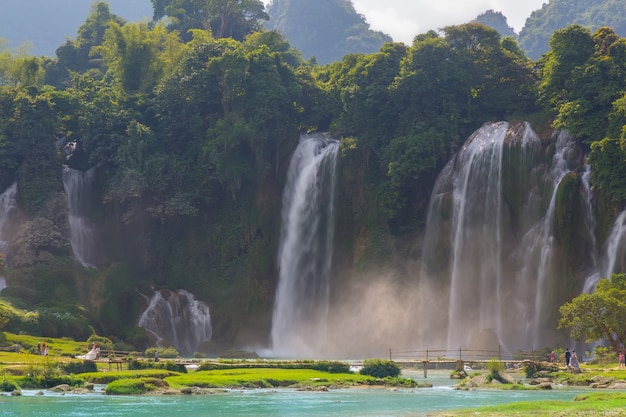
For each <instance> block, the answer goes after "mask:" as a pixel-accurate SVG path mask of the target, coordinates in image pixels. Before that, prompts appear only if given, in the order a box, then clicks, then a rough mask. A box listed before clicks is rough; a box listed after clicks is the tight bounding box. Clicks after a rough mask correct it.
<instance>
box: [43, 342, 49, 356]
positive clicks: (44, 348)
mask: <svg viewBox="0 0 626 417" xmlns="http://www.w3.org/2000/svg"><path fill="white" fill-rule="evenodd" d="M41 354H42V355H43V356H48V345H46V342H43V343H42V344H41Z"/></svg>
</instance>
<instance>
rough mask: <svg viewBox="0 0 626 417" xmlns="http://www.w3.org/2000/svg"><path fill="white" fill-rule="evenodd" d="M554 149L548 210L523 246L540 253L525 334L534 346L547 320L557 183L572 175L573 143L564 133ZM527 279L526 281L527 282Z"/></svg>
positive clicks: (530, 251)
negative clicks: (534, 289)
mask: <svg viewBox="0 0 626 417" xmlns="http://www.w3.org/2000/svg"><path fill="white" fill-rule="evenodd" d="M555 147H556V149H555V154H554V157H553V158H552V167H551V169H550V173H549V179H550V180H551V190H550V202H549V204H548V209H547V210H546V213H545V215H544V217H543V220H542V221H540V222H539V223H538V224H537V227H536V228H533V229H531V230H530V232H529V234H528V237H530V239H525V242H533V241H534V242H535V244H530V245H527V246H526V248H528V252H527V253H533V252H534V251H535V250H536V249H538V250H539V251H540V256H539V269H538V271H537V273H536V274H537V288H536V291H535V308H534V310H533V312H532V314H533V315H534V320H533V321H532V322H531V323H532V328H530V329H529V330H528V333H530V334H531V335H532V339H531V340H532V343H533V346H538V344H539V343H540V340H539V338H540V329H542V328H543V324H542V319H543V318H544V317H545V316H546V311H545V309H546V300H544V294H545V293H549V291H547V288H546V286H547V281H548V279H549V278H550V276H551V274H552V273H553V269H552V267H553V265H552V262H553V256H554V244H553V240H554V227H553V226H554V214H555V209H556V195H557V191H558V188H559V184H560V182H561V181H562V180H563V178H564V177H565V175H566V174H567V173H569V172H570V171H571V167H570V158H569V156H570V155H569V154H570V152H573V151H574V149H575V147H576V143H575V142H574V140H573V139H572V138H571V137H570V136H569V135H568V134H567V133H566V132H561V133H559V135H558V137H557V141H556V146H555ZM529 278H530V277H527V279H529Z"/></svg>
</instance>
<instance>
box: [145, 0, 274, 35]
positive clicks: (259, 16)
mask: <svg viewBox="0 0 626 417" xmlns="http://www.w3.org/2000/svg"><path fill="white" fill-rule="evenodd" d="M151 1H152V5H153V7H154V15H153V18H154V20H155V21H157V20H160V19H162V18H163V17H165V16H167V17H169V18H170V19H171V22H170V25H169V28H170V29H173V30H178V31H179V32H180V33H181V36H182V38H183V39H184V40H186V41H188V40H190V39H191V35H190V34H189V33H188V32H189V30H190V29H205V30H211V31H212V33H213V36H214V37H216V38H233V39H236V40H239V41H242V40H243V39H244V38H245V37H246V35H248V34H250V33H252V32H255V31H257V30H259V29H260V27H261V23H260V22H261V21H262V20H268V19H269V17H268V15H267V14H266V13H265V6H264V5H263V2H261V1H260V0H151Z"/></svg>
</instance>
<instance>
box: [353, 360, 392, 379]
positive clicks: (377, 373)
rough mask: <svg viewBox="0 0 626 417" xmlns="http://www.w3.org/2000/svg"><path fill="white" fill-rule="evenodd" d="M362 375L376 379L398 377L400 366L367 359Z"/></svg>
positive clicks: (387, 361) (390, 362) (385, 361)
mask: <svg viewBox="0 0 626 417" xmlns="http://www.w3.org/2000/svg"><path fill="white" fill-rule="evenodd" d="M361 375H370V376H373V377H376V378H386V377H397V376H398V375H400V366H399V365H398V364H396V363H395V362H394V361H389V360H382V359H367V360H366V361H365V363H364V365H363V368H362V369H361Z"/></svg>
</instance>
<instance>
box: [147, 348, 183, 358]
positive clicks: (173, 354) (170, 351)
mask: <svg viewBox="0 0 626 417" xmlns="http://www.w3.org/2000/svg"><path fill="white" fill-rule="evenodd" d="M154 352H159V358H162V359H167V358H169V359H174V358H178V356H179V353H178V351H177V350H176V348H173V347H166V348H148V349H146V351H145V352H144V355H145V356H146V358H154Z"/></svg>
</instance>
